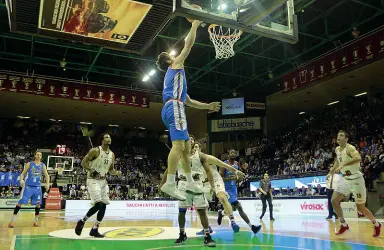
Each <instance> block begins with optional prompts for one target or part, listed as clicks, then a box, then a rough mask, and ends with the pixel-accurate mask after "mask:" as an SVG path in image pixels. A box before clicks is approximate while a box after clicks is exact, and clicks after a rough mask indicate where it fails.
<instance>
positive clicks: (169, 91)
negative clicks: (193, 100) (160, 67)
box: [163, 67, 187, 103]
mask: <svg viewBox="0 0 384 250" xmlns="http://www.w3.org/2000/svg"><path fill="white" fill-rule="evenodd" d="M186 99H187V80H186V78H185V71H184V69H172V68H171V67H169V68H168V70H167V73H165V77H164V89H163V102H164V103H166V102H167V101H169V100H179V101H181V102H183V103H185V101H186Z"/></svg>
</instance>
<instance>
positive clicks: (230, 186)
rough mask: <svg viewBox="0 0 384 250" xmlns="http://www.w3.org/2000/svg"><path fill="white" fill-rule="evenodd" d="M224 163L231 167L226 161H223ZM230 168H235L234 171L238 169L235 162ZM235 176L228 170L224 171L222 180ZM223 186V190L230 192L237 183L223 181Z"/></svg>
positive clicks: (234, 181)
mask: <svg viewBox="0 0 384 250" xmlns="http://www.w3.org/2000/svg"><path fill="white" fill-rule="evenodd" d="M224 162H225V163H227V164H228V165H231V164H229V162H228V161H224ZM231 166H232V167H234V168H236V169H239V166H238V165H237V162H236V161H235V163H234V165H231ZM235 176H236V173H235V172H231V171H229V170H228V169H225V172H224V178H232V177H235ZM224 185H225V190H227V192H228V190H232V189H236V190H237V188H236V186H237V182H236V180H230V181H224Z"/></svg>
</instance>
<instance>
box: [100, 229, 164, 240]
mask: <svg viewBox="0 0 384 250" xmlns="http://www.w3.org/2000/svg"><path fill="white" fill-rule="evenodd" d="M163 232H164V229H162V228H156V227H155V228H151V227H126V228H119V229H115V230H112V231H109V232H106V233H105V237H106V238H120V239H121V238H125V239H134V238H147V237H152V236H156V235H159V234H161V233H163Z"/></svg>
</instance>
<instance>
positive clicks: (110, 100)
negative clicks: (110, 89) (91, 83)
mask: <svg viewBox="0 0 384 250" xmlns="http://www.w3.org/2000/svg"><path fill="white" fill-rule="evenodd" d="M114 97H115V94H114V93H109V101H108V102H109V103H115V100H114V99H113V98H114Z"/></svg>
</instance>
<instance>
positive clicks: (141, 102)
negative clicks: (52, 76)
mask: <svg viewBox="0 0 384 250" xmlns="http://www.w3.org/2000/svg"><path fill="white" fill-rule="evenodd" d="M0 92H14V93H23V94H32V95H41V96H47V97H53V98H64V99H71V100H77V101H88V102H97V103H105V104H119V105H125V106H133V107H140V108H149V94H147V93H141V92H136V91H129V90H122V89H117V88H110V87H108V88H105V87H103V86H96V85H86V84H81V85H80V84H72V83H68V82H64V81H56V80H48V79H43V78H35V77H25V76H16V75H6V74H0Z"/></svg>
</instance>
